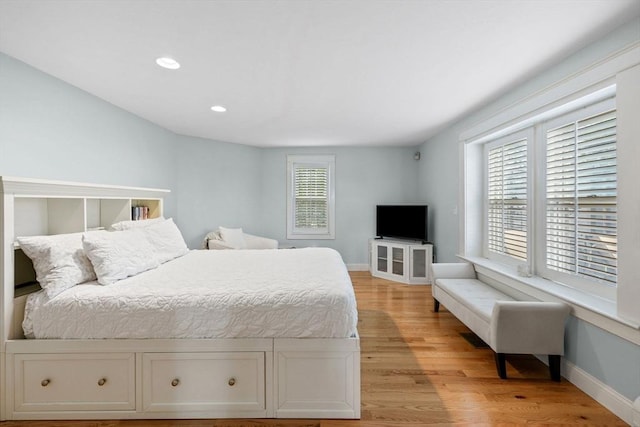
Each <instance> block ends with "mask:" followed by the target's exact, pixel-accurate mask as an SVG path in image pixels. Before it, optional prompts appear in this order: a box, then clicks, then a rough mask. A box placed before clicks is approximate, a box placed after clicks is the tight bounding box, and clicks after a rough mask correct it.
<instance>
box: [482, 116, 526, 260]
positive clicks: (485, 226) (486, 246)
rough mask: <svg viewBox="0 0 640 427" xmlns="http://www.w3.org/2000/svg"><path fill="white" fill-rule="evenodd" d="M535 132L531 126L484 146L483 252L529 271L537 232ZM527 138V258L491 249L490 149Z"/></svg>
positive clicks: (488, 256) (492, 258)
mask: <svg viewBox="0 0 640 427" xmlns="http://www.w3.org/2000/svg"><path fill="white" fill-rule="evenodd" d="M533 136H534V132H533V128H532V127H529V128H526V129H522V130H520V131H517V132H513V133H510V134H508V135H504V136H500V137H498V138H495V139H493V140H489V141H487V142H485V143H483V146H482V150H483V153H482V156H483V160H482V162H483V163H482V171H483V193H482V194H483V202H484V207H483V215H484V216H483V225H482V253H483V256H484V257H485V258H487V259H491V260H495V261H497V262H500V263H502V264H507V265H511V266H520V265H525V266H526V267H527V269H528V271H531V269H532V268H533V266H532V263H531V260H532V259H533V256H532V255H533V252H532V242H531V241H532V240H533V239H534V238H535V232H534V230H533V227H534V221H533V212H534V209H533V207H534V200H533V185H532V182H533V175H534V174H533V167H532V156H533V145H534V137H533ZM522 139H525V140H526V144H527V209H526V214H527V256H526V260H522V259H519V258H515V257H512V256H510V255H506V254H501V253H497V252H493V251H491V250H490V249H489V215H488V212H489V188H488V187H489V161H488V160H489V158H488V156H489V151H490V150H491V149H493V148H495V147H497V146H504V145H507V144H509V143H512V142H515V141H519V140H522Z"/></svg>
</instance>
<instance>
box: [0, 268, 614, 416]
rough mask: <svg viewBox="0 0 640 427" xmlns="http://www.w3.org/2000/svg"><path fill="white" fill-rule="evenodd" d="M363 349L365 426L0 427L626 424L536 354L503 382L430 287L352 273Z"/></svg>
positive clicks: (510, 365)
mask: <svg viewBox="0 0 640 427" xmlns="http://www.w3.org/2000/svg"><path fill="white" fill-rule="evenodd" d="M351 277H352V280H353V284H354V287H355V290H356V295H357V300H358V310H359V313H360V320H359V326H358V330H359V332H360V337H361V348H362V419H361V420H359V421H345V420H182V421H180V420H155V421H24V422H6V423H0V427H14V426H30V427H62V426H65V427H66V426H70V427H142V426H153V427H168V426H180V427H201V426H211V427H245V426H246V427H258V426H264V427H276V426H283V427H292V426H310V427H311V426H315V427H362V426H403V427H407V426H427V425H443V426H444V425H502V426H506V425H524V424H529V425H560V424H561V425H600V426H616V425H626V424H625V423H623V422H622V420H620V419H619V418H617V417H616V416H614V415H613V414H611V413H610V412H608V411H607V410H606V409H605V408H603V407H602V406H600V405H599V404H598V403H596V402H595V401H594V400H593V399H591V398H590V397H588V396H587V395H586V394H584V393H583V392H582V391H580V390H578V389H577V388H576V387H574V386H573V385H572V384H571V383H569V382H568V381H566V380H565V379H563V380H562V382H560V383H555V382H552V381H551V380H549V377H548V369H547V367H546V366H545V365H543V364H542V363H541V362H539V361H538V360H537V359H535V358H534V357H533V356H512V357H509V356H507V375H508V376H509V379H508V380H500V379H499V378H498V377H497V374H496V370H495V365H494V359H493V353H492V352H491V350H489V349H478V348H475V347H474V346H472V345H471V344H469V343H468V342H467V341H466V340H465V339H463V338H462V337H461V336H460V334H459V333H460V332H466V331H468V329H467V328H466V327H465V326H464V325H463V324H462V323H460V322H459V321H458V320H457V319H456V318H455V317H453V316H452V315H451V314H450V313H449V312H447V311H446V308H441V311H440V313H438V314H436V313H433V300H432V299H431V288H430V287H429V286H415V285H414V286H408V285H402V284H399V283H394V282H389V281H386V280H381V279H374V278H372V277H371V275H370V274H369V273H365V272H354V273H351Z"/></svg>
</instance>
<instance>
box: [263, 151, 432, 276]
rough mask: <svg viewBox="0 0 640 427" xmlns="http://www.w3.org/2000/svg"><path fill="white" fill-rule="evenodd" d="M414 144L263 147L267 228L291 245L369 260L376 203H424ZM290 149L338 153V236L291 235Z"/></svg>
mask: <svg viewBox="0 0 640 427" xmlns="http://www.w3.org/2000/svg"><path fill="white" fill-rule="evenodd" d="M414 153H415V149H414V148H407V147H403V148H387V147H373V148H372V147H368V148H356V147H323V148H320V147H318V148H292V149H289V148H287V149H285V148H278V149H265V150H263V151H262V167H263V169H262V185H261V191H262V212H261V215H262V231H263V233H264V235H266V236H269V237H272V238H274V239H278V240H279V241H281V242H283V243H284V244H286V245H290V246H327V247H331V248H334V249H336V250H338V252H340V253H341V254H342V257H343V259H344V260H345V262H346V263H347V264H368V263H369V253H368V246H367V245H368V240H369V239H370V238H371V237H373V236H374V235H375V231H376V230H375V206H376V205H377V204H384V203H410V202H423V201H422V200H419V199H417V198H416V194H417V189H418V184H417V178H418V163H419V162H417V161H416V160H414V159H413V154H414ZM287 154H335V155H336V188H335V191H336V238H335V240H315V241H305V240H289V241H287V240H286V235H287V233H286V219H287V217H286V174H287Z"/></svg>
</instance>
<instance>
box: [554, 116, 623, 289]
mask: <svg viewBox="0 0 640 427" xmlns="http://www.w3.org/2000/svg"><path fill="white" fill-rule="evenodd" d="M546 139H547V158H546V171H547V172H546V176H547V186H546V266H547V268H549V269H551V270H555V271H558V272H562V273H569V274H572V275H577V276H582V277H588V278H592V279H597V280H599V281H603V282H605V283H608V284H612V285H615V284H616V276H617V208H616V203H617V200H616V196H617V176H616V112H615V110H613V111H608V112H605V113H601V114H598V115H596V116H593V117H589V118H586V119H583V120H578V121H574V122H571V123H567V124H566V125H563V126H560V127H557V128H554V129H551V130H549V131H547V133H546Z"/></svg>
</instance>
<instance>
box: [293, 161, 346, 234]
mask: <svg viewBox="0 0 640 427" xmlns="http://www.w3.org/2000/svg"><path fill="white" fill-rule="evenodd" d="M334 168H335V156H334V155H322V156H320V155H318V156H306V155H290V156H287V171H288V181H287V193H288V197H287V238H288V239H333V238H334V230H335V225H334V218H333V217H334V212H335V206H334V200H335V197H334V179H333V176H334Z"/></svg>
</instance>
